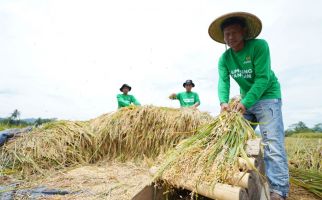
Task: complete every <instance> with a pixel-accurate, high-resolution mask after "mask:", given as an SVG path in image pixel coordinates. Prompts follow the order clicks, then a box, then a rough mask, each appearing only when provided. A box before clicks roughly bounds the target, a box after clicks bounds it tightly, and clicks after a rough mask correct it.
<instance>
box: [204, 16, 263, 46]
mask: <svg viewBox="0 0 322 200" xmlns="http://www.w3.org/2000/svg"><path fill="white" fill-rule="evenodd" d="M232 17H238V18H240V19H242V20H244V22H245V25H246V28H247V32H246V35H245V40H249V39H253V38H256V37H257V36H258V35H259V33H260V32H261V30H262V22H261V20H260V19H259V18H258V17H256V16H255V15H253V14H251V13H247V12H232V13H228V14H225V15H222V16H220V17H218V18H217V19H215V20H214V21H213V22H212V23H211V24H210V26H209V29H208V33H209V35H210V37H211V38H212V39H213V40H215V41H217V42H220V43H223V44H225V41H224V34H223V31H222V30H221V25H222V23H223V22H225V21H226V20H227V19H229V18H232Z"/></svg>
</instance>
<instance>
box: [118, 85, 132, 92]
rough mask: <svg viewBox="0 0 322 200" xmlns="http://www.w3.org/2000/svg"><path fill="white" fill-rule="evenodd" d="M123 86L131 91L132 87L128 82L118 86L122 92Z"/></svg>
mask: <svg viewBox="0 0 322 200" xmlns="http://www.w3.org/2000/svg"><path fill="white" fill-rule="evenodd" d="M125 87H127V88H129V91H131V89H132V88H131V86H129V85H128V84H123V85H122V87H121V88H120V91H121V92H123V88H125Z"/></svg>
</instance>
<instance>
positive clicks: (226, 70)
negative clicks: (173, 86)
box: [208, 12, 289, 200]
mask: <svg viewBox="0 0 322 200" xmlns="http://www.w3.org/2000/svg"><path fill="white" fill-rule="evenodd" d="M261 28H262V23H261V21H260V19H259V18H258V17H256V16H255V15H253V14H250V13H245V12H234V13H229V14H226V15H223V16H221V17H218V18H217V19H216V20H215V21H213V23H212V24H211V25H210V27H209V30H208V32H209V35H210V37H211V38H212V39H214V40H215V41H217V42H219V43H223V44H225V45H228V46H229V47H230V48H229V49H227V50H226V51H225V52H224V53H223V54H222V56H221V57H220V59H219V64H218V72H219V81H218V96H219V101H220V106H221V112H224V111H226V110H229V106H228V101H229V90H230V77H232V78H233V79H234V80H235V81H236V82H237V83H238V85H239V87H240V93H241V98H242V99H241V101H240V103H239V104H238V106H237V109H238V110H239V111H240V112H241V113H242V114H244V117H245V118H246V119H247V120H249V121H252V122H258V124H259V128H260V132H261V135H262V140H263V143H264V162H265V168H266V169H265V171H266V176H267V179H268V182H269V185H270V199H271V200H284V199H286V198H287V196H288V193H289V170H288V162H287V156H286V151H285V144H284V139H285V133H284V126H283V117H282V100H281V88H280V83H279V81H278V79H277V77H276V76H275V73H274V72H273V70H272V69H271V59H270V53H269V47H268V44H267V42H266V41H265V40H263V39H255V38H256V37H257V36H258V35H259V33H260V32H261Z"/></svg>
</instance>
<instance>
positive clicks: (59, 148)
mask: <svg viewBox="0 0 322 200" xmlns="http://www.w3.org/2000/svg"><path fill="white" fill-rule="evenodd" d="M87 126H88V123H87V122H70V121H59V122H53V123H49V124H46V125H45V126H43V127H41V128H37V129H35V130H33V131H32V132H31V133H28V134H24V135H23V136H22V137H19V138H17V139H16V140H14V141H12V142H9V143H7V144H6V145H5V146H3V147H2V151H1V157H0V163H1V166H2V168H11V169H14V170H17V171H21V173H22V174H32V173H35V172H38V173H39V172H40V173H43V171H44V170H48V169H53V168H54V169H61V168H63V167H66V166H71V165H74V164H79V163H87V162H88V161H89V159H90V157H91V155H92V151H93V150H92V147H91V146H92V144H93V137H94V135H93V133H92V132H90V131H89V129H88V128H87Z"/></svg>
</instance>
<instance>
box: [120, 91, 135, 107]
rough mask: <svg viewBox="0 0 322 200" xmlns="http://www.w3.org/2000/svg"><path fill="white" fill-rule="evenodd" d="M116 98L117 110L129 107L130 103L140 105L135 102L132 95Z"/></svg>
mask: <svg viewBox="0 0 322 200" xmlns="http://www.w3.org/2000/svg"><path fill="white" fill-rule="evenodd" d="M116 98H117V103H118V108H122V107H126V106H129V105H131V104H132V103H133V104H134V105H138V106H139V105H140V102H139V101H138V100H136V98H135V97H134V96H133V95H129V94H128V95H125V94H118V95H117V96H116Z"/></svg>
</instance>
